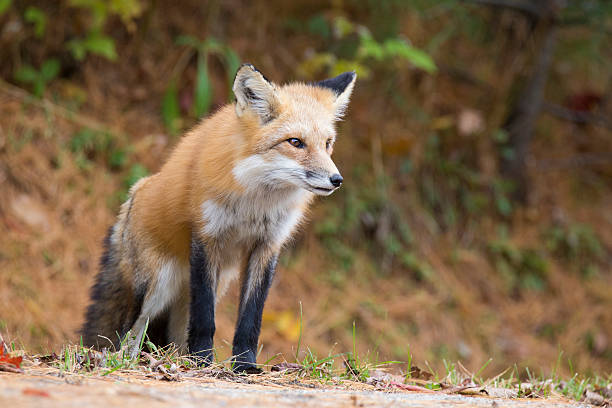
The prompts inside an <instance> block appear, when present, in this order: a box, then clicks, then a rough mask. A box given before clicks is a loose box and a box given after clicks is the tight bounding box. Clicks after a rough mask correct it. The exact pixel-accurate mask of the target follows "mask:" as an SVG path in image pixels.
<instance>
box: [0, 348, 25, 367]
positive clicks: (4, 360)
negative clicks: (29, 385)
mask: <svg viewBox="0 0 612 408" xmlns="http://www.w3.org/2000/svg"><path fill="white" fill-rule="evenodd" d="M4 349H5V345H4V342H2V346H1V347H0V370H2V371H8V372H11V373H15V372H17V373H20V372H23V370H21V369H20V367H21V362H22V361H23V357H21V356H19V357H11V356H10V355H9V354H6V353H5V352H4ZM15 370H17V371H15Z"/></svg>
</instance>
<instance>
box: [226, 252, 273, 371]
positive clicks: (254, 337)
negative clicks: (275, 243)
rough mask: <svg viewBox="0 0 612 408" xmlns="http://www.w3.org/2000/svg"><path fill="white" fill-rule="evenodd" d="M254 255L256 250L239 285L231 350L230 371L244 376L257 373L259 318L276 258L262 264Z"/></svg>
mask: <svg viewBox="0 0 612 408" xmlns="http://www.w3.org/2000/svg"><path fill="white" fill-rule="evenodd" d="M258 254H259V251H257V250H255V251H254V253H253V255H251V258H250V259H249V265H248V269H247V271H246V277H245V279H244V281H243V283H242V289H241V296H240V312H239V315H238V324H237V325H236V332H235V334H234V346H233V349H232V354H233V355H234V366H233V367H234V371H246V372H247V373H257V372H261V370H259V369H258V368H257V366H256V364H255V358H256V356H257V342H258V340H259V331H260V329H261V315H262V314H263V308H264V303H265V301H266V297H267V296H268V290H269V289H270V285H271V284H272V279H273V278H274V271H275V269H276V261H277V258H278V256H277V255H276V254H275V255H273V256H272V258H270V259H269V260H268V261H267V262H265V263H262V262H261V259H259V258H258Z"/></svg>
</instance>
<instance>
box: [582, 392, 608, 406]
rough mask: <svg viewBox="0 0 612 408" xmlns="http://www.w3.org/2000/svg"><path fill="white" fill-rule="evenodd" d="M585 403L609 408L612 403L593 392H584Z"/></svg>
mask: <svg viewBox="0 0 612 408" xmlns="http://www.w3.org/2000/svg"><path fill="white" fill-rule="evenodd" d="M583 402H585V403H587V404H591V405H595V406H598V407H609V406H610V405H611V402H610V401H606V399H605V398H604V397H603V395H601V394H598V393H596V392H593V391H591V390H586V391H585V392H584V398H583Z"/></svg>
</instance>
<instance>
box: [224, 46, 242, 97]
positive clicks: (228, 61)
mask: <svg viewBox="0 0 612 408" xmlns="http://www.w3.org/2000/svg"><path fill="white" fill-rule="evenodd" d="M223 57H224V59H225V69H226V71H227V78H228V82H229V89H230V94H231V90H232V87H233V85H234V77H235V76H236V72H238V68H240V57H239V56H238V54H236V52H234V50H233V49H231V48H230V47H225V52H224V53H223Z"/></svg>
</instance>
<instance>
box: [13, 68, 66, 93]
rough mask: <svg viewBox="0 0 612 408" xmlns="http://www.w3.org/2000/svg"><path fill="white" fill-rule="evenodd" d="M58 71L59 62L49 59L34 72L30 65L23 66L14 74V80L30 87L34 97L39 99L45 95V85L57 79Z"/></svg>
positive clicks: (34, 69)
mask: <svg viewBox="0 0 612 408" xmlns="http://www.w3.org/2000/svg"><path fill="white" fill-rule="evenodd" d="M59 71H60V63H59V61H58V60H57V59H55V58H51V59H48V60H46V61H45V62H43V63H42V65H41V66H40V70H36V68H34V67H32V66H31V65H23V66H22V67H20V68H19V69H17V71H16V72H15V79H16V80H17V81H19V82H23V83H25V84H29V85H31V86H32V89H33V92H34V95H35V96H37V97H39V98H40V97H42V96H43V94H44V93H45V88H46V86H47V83H49V82H50V81H51V80H53V79H54V78H55V77H57V75H58V74H59Z"/></svg>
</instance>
